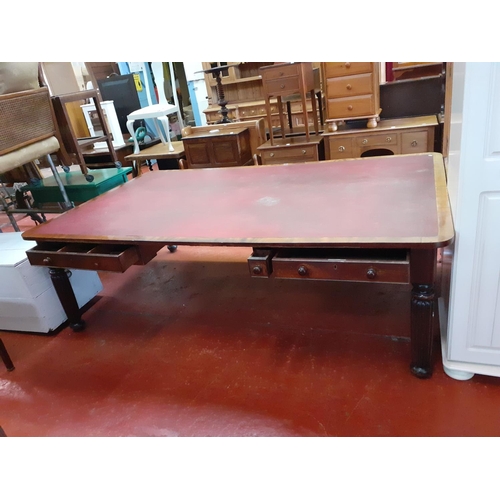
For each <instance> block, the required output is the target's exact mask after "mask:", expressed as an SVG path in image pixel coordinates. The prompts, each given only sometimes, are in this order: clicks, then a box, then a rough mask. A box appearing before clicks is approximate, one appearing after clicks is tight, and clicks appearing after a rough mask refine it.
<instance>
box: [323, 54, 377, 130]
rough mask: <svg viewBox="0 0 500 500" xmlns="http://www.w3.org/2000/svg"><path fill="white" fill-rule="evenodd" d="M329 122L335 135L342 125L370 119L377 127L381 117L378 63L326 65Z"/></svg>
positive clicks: (371, 125)
mask: <svg viewBox="0 0 500 500" xmlns="http://www.w3.org/2000/svg"><path fill="white" fill-rule="evenodd" d="M321 69H322V73H323V82H324V92H325V101H326V102H325V106H326V113H325V114H326V119H325V121H326V123H327V125H328V131H329V132H335V131H336V130H337V127H338V125H339V122H343V121H345V120H353V119H364V118H367V119H368V123H367V127H368V128H375V127H376V126H377V122H378V120H379V115H380V111H381V110H380V87H379V86H380V76H379V64H378V63H372V62H344V63H343V62H323V63H321Z"/></svg>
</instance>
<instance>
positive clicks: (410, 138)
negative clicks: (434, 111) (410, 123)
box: [401, 130, 434, 154]
mask: <svg viewBox="0 0 500 500" xmlns="http://www.w3.org/2000/svg"><path fill="white" fill-rule="evenodd" d="M433 149H434V144H429V133H428V132H427V130H418V131H413V132H404V133H403V134H401V153H402V154H411V153H426V152H427V151H433Z"/></svg>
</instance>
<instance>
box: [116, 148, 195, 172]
mask: <svg viewBox="0 0 500 500" xmlns="http://www.w3.org/2000/svg"><path fill="white" fill-rule="evenodd" d="M171 144H172V146H173V148H174V150H173V151H170V147H169V146H168V145H166V144H155V145H154V146H150V147H145V148H144V149H142V150H141V151H139V152H138V153H132V154H131V155H128V156H126V157H125V159H126V160H128V161H133V162H136V170H137V175H138V176H140V175H141V168H140V164H141V163H142V162H143V161H149V160H156V162H157V164H158V169H159V170H167V169H169V167H170V168H173V167H172V165H174V164H176V166H177V167H178V168H181V163H180V162H181V160H185V159H186V153H185V151H184V143H183V142H182V141H172V143H171ZM150 170H152V168H151V167H150Z"/></svg>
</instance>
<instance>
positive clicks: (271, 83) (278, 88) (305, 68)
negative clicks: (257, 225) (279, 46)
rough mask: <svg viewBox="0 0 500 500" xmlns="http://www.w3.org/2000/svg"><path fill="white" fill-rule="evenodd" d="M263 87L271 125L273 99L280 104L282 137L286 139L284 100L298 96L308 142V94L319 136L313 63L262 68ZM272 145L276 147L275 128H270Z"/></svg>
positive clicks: (283, 64)
mask: <svg viewBox="0 0 500 500" xmlns="http://www.w3.org/2000/svg"><path fill="white" fill-rule="evenodd" d="M260 74H261V76H262V85H263V87H264V99H265V102H266V112H267V121H268V123H271V114H272V111H271V101H270V100H271V98H276V99H277V102H278V114H279V120H280V128H281V136H282V137H285V120H284V114H283V104H282V98H283V97H286V96H290V95H294V94H298V95H299V98H300V102H301V104H302V113H303V115H304V119H303V120H304V125H305V132H306V137H307V140H309V135H310V134H309V120H308V117H307V104H306V101H307V94H308V93H309V94H310V101H311V105H312V111H313V124H314V131H315V133H316V135H318V134H319V128H318V118H317V109H316V95H315V92H314V74H313V67H312V63H310V62H309V63H308V62H297V63H282V64H274V65H271V66H263V67H261V68H260ZM269 136H270V141H271V145H274V133H273V127H269Z"/></svg>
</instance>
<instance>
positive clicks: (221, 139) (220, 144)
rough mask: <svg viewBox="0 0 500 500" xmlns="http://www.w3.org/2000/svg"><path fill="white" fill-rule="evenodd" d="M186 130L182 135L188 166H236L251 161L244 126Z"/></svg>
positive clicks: (248, 137) (247, 136)
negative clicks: (187, 132) (185, 133)
mask: <svg viewBox="0 0 500 500" xmlns="http://www.w3.org/2000/svg"><path fill="white" fill-rule="evenodd" d="M188 131H189V132H190V133H189V134H188V135H184V136H183V137H182V141H183V143H184V149H185V151H186V160H187V164H188V168H207V167H237V166H242V165H247V164H250V163H251V162H252V152H251V150H250V132H249V131H248V128H247V127H245V126H242V127H239V128H232V129H225V128H223V127H221V128H213V129H211V130H209V131H206V130H197V129H196V127H195V128H191V129H188Z"/></svg>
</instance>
